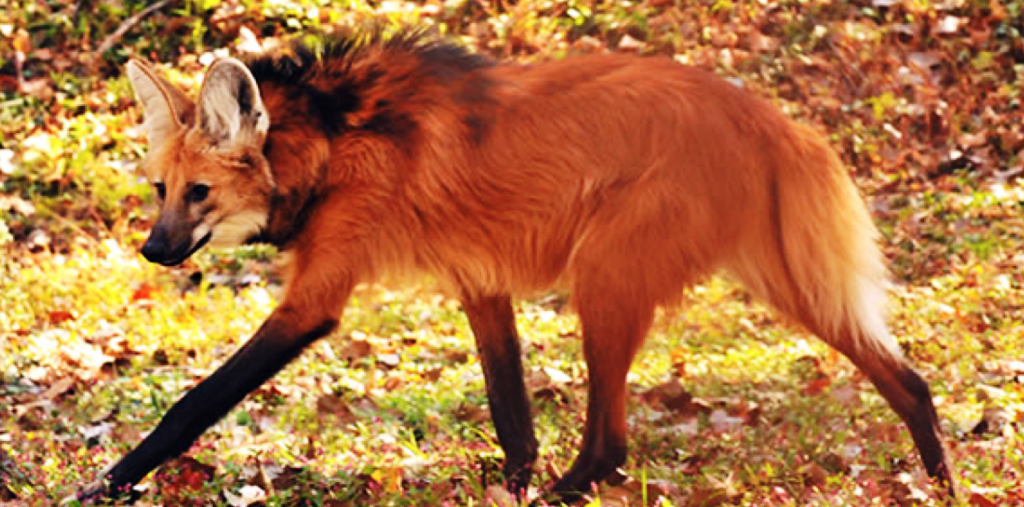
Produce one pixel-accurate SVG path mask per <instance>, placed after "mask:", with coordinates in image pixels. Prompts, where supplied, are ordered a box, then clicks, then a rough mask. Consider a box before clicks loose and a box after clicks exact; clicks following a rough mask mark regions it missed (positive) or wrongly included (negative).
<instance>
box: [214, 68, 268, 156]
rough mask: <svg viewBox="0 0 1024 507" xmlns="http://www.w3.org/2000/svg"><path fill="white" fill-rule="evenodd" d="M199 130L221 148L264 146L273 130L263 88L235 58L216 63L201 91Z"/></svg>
mask: <svg viewBox="0 0 1024 507" xmlns="http://www.w3.org/2000/svg"><path fill="white" fill-rule="evenodd" d="M199 128H200V129H201V130H202V132H203V134H205V135H206V137H207V139H209V140H210V142H212V143H213V144H215V145H217V146H221V147H233V146H240V145H242V144H244V143H261V142H262V141H263V139H264V136H265V135H266V133H267V130H268V129H269V128H270V115H269V114H267V110H266V108H265V107H264V106H263V100H262V99H261V98H260V90H259V86H258V85H257V84H256V79H255V78H253V76H252V73H251V72H249V69H248V68H247V67H246V66H245V65H244V64H243V63H242V62H240V61H238V60H235V59H234V58H224V59H222V60H218V61H216V62H214V64H213V65H212V66H211V67H210V70H209V71H208V72H207V73H206V81H205V82H203V88H202V90H201V91H200V92H199Z"/></svg>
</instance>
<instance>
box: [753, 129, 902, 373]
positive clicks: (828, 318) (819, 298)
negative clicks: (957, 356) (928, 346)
mask: <svg viewBox="0 0 1024 507" xmlns="http://www.w3.org/2000/svg"><path fill="white" fill-rule="evenodd" d="M788 127H789V128H787V129H784V130H785V131H784V132H775V133H774V134H773V136H774V140H775V142H773V143H772V146H773V150H772V152H771V155H769V156H770V158H771V160H770V161H767V162H769V163H770V165H771V166H772V167H771V168H770V170H771V173H772V177H771V179H770V183H769V185H770V188H769V192H770V194H771V195H770V196H769V199H768V203H769V210H768V211H769V212H768V216H767V217H765V218H766V219H767V221H766V223H764V225H765V227H764V228H763V229H764V230H763V231H759V233H758V234H757V235H756V236H757V239H756V240H755V241H754V244H752V245H750V247H749V248H746V249H744V251H743V252H742V253H741V254H740V255H741V261H740V264H739V268H738V269H737V270H736V271H737V272H738V273H739V275H740V278H741V279H742V281H743V282H745V284H746V285H747V286H748V287H749V288H750V289H751V290H753V291H754V292H756V293H759V295H761V296H762V297H764V298H765V299H767V300H768V301H769V302H771V303H772V304H773V305H775V306H776V307H777V308H779V309H780V310H782V311H783V312H784V313H786V314H788V315H790V316H791V317H793V318H795V319H797V320H799V321H800V323H801V324H803V325H804V326H806V327H807V328H808V329H809V330H810V331H811V332H813V333H815V334H816V335H818V336H819V337H821V338H822V339H824V340H826V341H828V342H829V343H831V344H832V345H833V346H836V347H837V348H839V349H840V350H844V351H847V352H849V351H850V347H851V346H852V347H853V348H856V349H859V348H862V347H872V348H874V349H876V350H877V352H880V353H888V354H898V348H897V347H896V344H895V341H894V340H893V339H892V337H891V335H890V334H889V332H888V329H887V327H886V324H885V317H886V312H885V299H886V294H885V276H886V273H885V267H884V264H883V262H882V255H881V252H880V251H879V249H878V246H877V244H876V239H877V235H878V233H877V230H876V229H875V227H874V224H873V223H872V221H871V216H870V214H869V213H868V210H867V207H866V206H865V204H864V201H863V200H862V199H861V197H860V195H859V194H858V193H857V189H856V187H855V186H854V184H853V182H852V181H851V179H850V177H849V176H848V175H847V173H846V170H845V169H844V167H843V165H842V162H841V160H840V159H839V156H838V155H837V154H836V153H835V152H834V151H833V150H832V149H831V148H830V147H829V146H828V144H827V143H826V142H825V140H824V139H823V138H822V137H821V136H820V135H818V134H817V133H816V132H814V131H812V130H811V129H810V128H807V127H804V126H802V125H797V124H792V123H790V124H789V125H788Z"/></svg>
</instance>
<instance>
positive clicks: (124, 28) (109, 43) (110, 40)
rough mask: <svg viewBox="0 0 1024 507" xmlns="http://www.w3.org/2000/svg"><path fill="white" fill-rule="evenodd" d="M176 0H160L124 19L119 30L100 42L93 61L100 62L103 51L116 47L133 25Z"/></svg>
mask: <svg viewBox="0 0 1024 507" xmlns="http://www.w3.org/2000/svg"><path fill="white" fill-rule="evenodd" d="M175 1H176V0H160V1H159V2H156V3H154V4H153V5H150V6H149V7H146V8H145V9H142V10H141V11H139V12H136V13H135V14H132V15H131V16H129V17H128V18H127V19H125V20H124V21H122V22H121V25H120V26H118V27H117V30H114V33H112V34H110V35H108V36H107V38H106V39H103V42H102V43H101V44H100V47H99V48H97V49H96V51H95V53H94V56H93V62H98V61H99V59H100V58H102V57H103V53H106V52H107V51H109V50H110V48H112V47H114V44H117V42H118V41H120V40H121V37H124V34H125V33H127V32H128V30H131V29H132V28H133V27H135V25H137V24H139V22H140V21H142V20H143V19H144V18H145V17H146V16H149V15H150V14H152V13H154V12H156V11H158V10H160V9H163V8H164V7H166V6H167V4H170V3H172V2H175Z"/></svg>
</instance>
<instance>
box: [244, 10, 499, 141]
mask: <svg viewBox="0 0 1024 507" xmlns="http://www.w3.org/2000/svg"><path fill="white" fill-rule="evenodd" d="M370 60H373V65H369V66H368V67H369V68H368V69H363V70H362V71H360V72H356V71H354V70H353V66H354V64H356V63H363V62H367V61H370ZM245 63H246V65H247V66H248V67H249V70H250V71H251V72H252V74H253V77H254V78H255V79H256V81H257V83H259V84H260V86H261V88H262V87H264V85H271V86H276V87H278V88H280V89H282V90H286V93H287V94H288V95H289V96H291V97H294V98H295V99H297V100H296V102H294V104H295V105H299V104H301V103H302V102H303V101H304V100H305V101H308V102H307V104H308V110H307V111H306V113H308V114H309V115H311V116H312V117H315V118H317V119H319V120H320V124H321V126H322V127H323V129H324V130H325V131H326V132H329V133H331V134H337V133H338V132H340V131H341V130H343V129H344V128H345V125H344V121H345V115H346V114H350V113H353V112H355V111H359V110H360V109H361V108H365V107H372V106H371V105H369V104H366V103H365V101H366V99H367V96H368V95H370V93H369V92H370V90H371V89H373V88H374V87H375V86H377V85H379V84H380V83H379V81H381V80H382V79H384V78H385V77H387V78H390V79H392V80H395V79H404V80H405V81H407V82H408V83H409V84H410V86H414V85H415V83H417V82H419V83H423V82H425V81H427V80H433V81H435V82H440V83H444V82H449V81H452V80H455V79H457V78H459V77H461V76H464V75H466V74H467V73H469V72H472V71H474V70H477V69H480V68H483V67H488V66H491V65H494V62H493V61H492V60H491V59H489V58H487V57H485V56H482V55H478V54H475V53H472V52H470V51H469V50H468V49H466V48H465V47H462V46H460V45H458V44H455V43H453V42H450V41H446V40H444V39H443V38H440V37H439V36H437V35H436V34H435V33H434V32H433V31H432V30H431V29H426V28H404V29H401V30H399V31H398V32H396V33H394V34H390V35H389V34H387V33H386V32H385V30H384V29H382V28H380V27H372V28H363V29H353V30H346V31H342V32H340V33H338V34H333V35H331V36H328V37H325V38H321V39H316V38H307V39H301V40H296V41H294V42H293V43H291V44H289V45H287V46H284V47H282V48H278V49H275V50H272V51H269V52H267V53H264V54H259V55H256V56H252V57H249V58H248V59H246V61H245Z"/></svg>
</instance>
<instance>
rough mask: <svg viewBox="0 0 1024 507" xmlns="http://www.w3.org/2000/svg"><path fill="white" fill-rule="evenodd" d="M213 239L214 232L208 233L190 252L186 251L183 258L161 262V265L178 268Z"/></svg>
mask: <svg viewBox="0 0 1024 507" xmlns="http://www.w3.org/2000/svg"><path fill="white" fill-rule="evenodd" d="M211 237H213V231H210V232H208V233H206V235H205V236H203V237H202V238H200V239H199V241H196V242H195V244H193V245H192V247H191V248H189V249H188V251H186V252H185V253H184V255H182V256H181V257H178V258H175V259H171V260H167V261H160V264H162V265H164V266H167V267H172V266H177V265H179V264H181V263H182V262H185V259H188V258H189V257H191V256H192V254H194V253H196V250H199V249H200V248H202V247H204V246H206V243H208V242H209V241H210V238H211Z"/></svg>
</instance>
